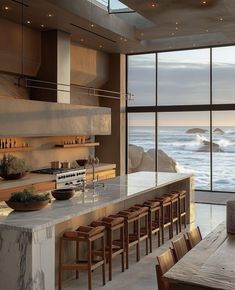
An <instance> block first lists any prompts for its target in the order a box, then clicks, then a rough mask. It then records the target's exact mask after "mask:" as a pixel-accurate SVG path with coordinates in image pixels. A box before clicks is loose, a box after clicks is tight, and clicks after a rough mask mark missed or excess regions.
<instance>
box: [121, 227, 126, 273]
mask: <svg viewBox="0 0 235 290" xmlns="http://www.w3.org/2000/svg"><path fill="white" fill-rule="evenodd" d="M120 237H121V245H122V248H123V249H124V248H125V239H124V227H122V228H121V229H120ZM121 259H122V272H124V271H125V260H124V251H123V252H122V254H121Z"/></svg>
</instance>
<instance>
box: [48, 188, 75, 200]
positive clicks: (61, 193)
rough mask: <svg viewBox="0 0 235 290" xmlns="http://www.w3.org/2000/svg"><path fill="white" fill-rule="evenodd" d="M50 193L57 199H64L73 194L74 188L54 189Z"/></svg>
mask: <svg viewBox="0 0 235 290" xmlns="http://www.w3.org/2000/svg"><path fill="white" fill-rule="evenodd" d="M51 194H52V196H53V197H54V198H55V199H57V200H66V199H70V198H72V197H73V196H74V194H75V190H74V189H73V188H64V189H55V190H52V192H51Z"/></svg>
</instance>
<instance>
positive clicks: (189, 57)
mask: <svg viewBox="0 0 235 290" xmlns="http://www.w3.org/2000/svg"><path fill="white" fill-rule="evenodd" d="M212 59H213V71H212V76H213V86H212V89H213V101H214V103H235V47H234V46H233V47H223V48H214V49H213V53H212ZM209 60H210V50H209V49H199V50H187V51H177V52H165V53H159V54H158V72H157V79H158V92H157V93H158V103H159V104H160V105H191V104H194V105H195V104H209V102H210V66H209V65H210V63H209ZM155 86H156V68H155V54H145V55H136V56H135V55H134V56H129V59H128V91H129V92H131V93H133V94H134V95H135V96H134V99H135V100H134V101H129V106H144V105H145V106H146V105H148V106H151V105H155V92H156V87H155ZM180 114H182V113H180ZM180 114H179V113H178V115H177V113H176V115H174V114H172V113H170V114H165V116H166V117H163V116H162V122H163V120H164V118H165V119H166V120H165V121H164V123H165V124H169V125H171V126H172V124H173V123H174V122H175V124H178V125H181V126H182V125H185V123H188V124H189V125H193V124H196V123H197V124H198V125H201V126H202V125H207V124H208V115H209V113H203V112H202V113H197V114H196V113H189V114H188V115H187V113H184V118H185V119H187V121H186V120H183V119H182V120H180V118H179V115H180ZM162 115H163V114H162ZM190 115H191V116H190ZM215 115H216V119H217V121H216V123H220V124H221V126H222V125H223V126H227V125H228V124H230V123H232V125H235V121H234V115H235V114H234V113H233V112H232V113H231V114H230V113H223V112H222V113H221V112H220V114H215ZM139 116H140V115H139ZM149 116H150V115H146V114H144V115H143V116H141V119H142V124H151V123H153V122H154V121H153V117H149ZM182 116H183V114H182ZM186 116H187V117H186ZM139 118H140V117H139ZM135 119H137V118H135ZM167 119H168V121H167ZM173 121H174V122H173ZM135 122H137V121H135ZM138 123H140V121H139V122H138ZM131 124H133V125H134V121H132V122H131ZM131 124H130V125H131Z"/></svg>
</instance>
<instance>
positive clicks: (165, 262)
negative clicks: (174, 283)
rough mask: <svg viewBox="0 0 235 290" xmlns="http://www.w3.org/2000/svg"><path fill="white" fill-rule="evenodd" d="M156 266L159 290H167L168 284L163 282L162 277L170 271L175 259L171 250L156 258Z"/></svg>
mask: <svg viewBox="0 0 235 290" xmlns="http://www.w3.org/2000/svg"><path fill="white" fill-rule="evenodd" d="M157 260H158V265H156V274H157V283H158V289H159V290H168V289H169V284H168V283H167V282H166V281H165V280H163V278H162V276H163V275H164V274H165V273H166V272H167V271H169V270H170V268H171V267H173V266H174V264H175V259H174V256H173V253H172V250H171V249H169V250H167V251H166V252H164V253H163V254H162V255H160V256H158V257H157Z"/></svg>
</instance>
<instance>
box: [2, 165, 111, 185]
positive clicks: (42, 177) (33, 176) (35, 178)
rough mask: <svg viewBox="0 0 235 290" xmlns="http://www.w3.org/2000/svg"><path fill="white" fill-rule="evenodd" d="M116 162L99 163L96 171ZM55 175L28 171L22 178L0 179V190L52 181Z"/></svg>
mask: <svg viewBox="0 0 235 290" xmlns="http://www.w3.org/2000/svg"><path fill="white" fill-rule="evenodd" d="M115 168H116V164H108V163H100V164H99V165H97V166H96V168H95V170H96V172H99V171H103V170H110V169H115ZM91 172H92V167H91V166H87V173H91ZM54 180H55V176H54V175H51V174H37V173H29V174H27V175H26V176H25V177H24V178H22V179H18V180H1V181H0V190H5V189H9V188H14V187H18V186H25V185H29V184H36V183H41V182H48V181H54Z"/></svg>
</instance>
